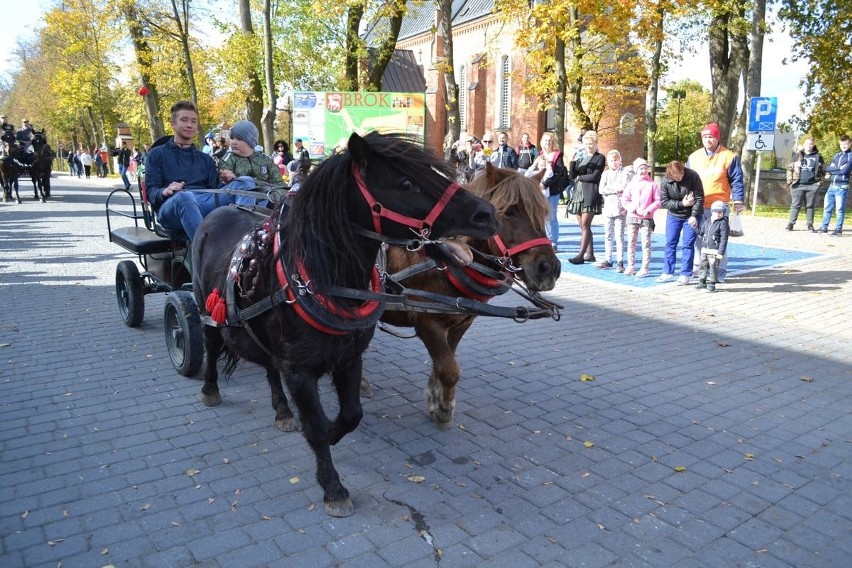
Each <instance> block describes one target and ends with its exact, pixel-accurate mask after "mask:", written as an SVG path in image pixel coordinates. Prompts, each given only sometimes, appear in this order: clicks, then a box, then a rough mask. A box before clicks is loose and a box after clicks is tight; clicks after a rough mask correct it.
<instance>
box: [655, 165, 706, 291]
mask: <svg viewBox="0 0 852 568" xmlns="http://www.w3.org/2000/svg"><path fill="white" fill-rule="evenodd" d="M660 205H661V207H662V208H663V209H667V210H668V215H666V255H665V260H664V261H663V273H662V274H661V275H660V277H659V278H657V282H668V281H670V280H674V271H675V263H676V262H677V245H678V242H679V241H680V238H681V233H682V234H683V243H682V244H681V250H682V251H683V258H682V259H681V264H680V276H678V279H677V284H678V286H684V285H686V284H689V279H690V278H691V277H692V263H693V261H694V260H695V248H694V247H695V239H696V237H697V233H696V231H697V230H698V227H699V226H700V225H701V216H702V215H703V214H704V186H703V185H702V184H701V178H700V177H699V176H698V174H697V173H696V172H695V171H693V170H690V169H688V168H686V167H685V166H684V165H683V163H681V162H678V161H677V160H674V161H671V162H669V165H668V166H666V175H665V177H663V183H662V184H660Z"/></svg>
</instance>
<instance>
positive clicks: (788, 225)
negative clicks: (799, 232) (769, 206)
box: [784, 223, 793, 231]
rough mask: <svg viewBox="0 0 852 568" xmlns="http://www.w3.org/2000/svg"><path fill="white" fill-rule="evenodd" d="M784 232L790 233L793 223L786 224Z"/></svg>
mask: <svg viewBox="0 0 852 568" xmlns="http://www.w3.org/2000/svg"><path fill="white" fill-rule="evenodd" d="M784 230H785V231H792V230H793V223H787V228H786V229H784Z"/></svg>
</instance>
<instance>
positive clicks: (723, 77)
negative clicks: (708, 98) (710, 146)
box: [709, 0, 749, 145]
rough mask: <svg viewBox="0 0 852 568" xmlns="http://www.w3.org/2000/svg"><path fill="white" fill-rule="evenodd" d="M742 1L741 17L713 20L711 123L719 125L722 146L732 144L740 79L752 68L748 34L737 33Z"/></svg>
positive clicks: (717, 15) (715, 16) (719, 15)
mask: <svg viewBox="0 0 852 568" xmlns="http://www.w3.org/2000/svg"><path fill="white" fill-rule="evenodd" d="M744 1H745V0H738V2H737V4H738V5H737V11H738V13H736V14H732V13H730V12H725V13H715V14H713V16H712V18H711V20H710V27H709V30H710V31H709V36H710V38H709V39H710V45H709V47H710V80H711V85H712V88H713V98H712V102H711V104H710V122H716V123H718V124H719V128H720V129H721V130H722V143H723V144H725V145H728V144H730V136H731V132H732V131H733V127H734V117H735V115H736V111H737V98H738V95H739V81H740V75H741V73H742V71H743V69H744V68H745V66H746V65H747V64H748V57H749V55H748V54H749V48H748V37H747V34H746V32H744V31H737V26H736V25H735V24H736V22H734V20H735V18H738V17H739V18H741V17H742V16H743V15H744V13H745V10H744V7H743V3H744Z"/></svg>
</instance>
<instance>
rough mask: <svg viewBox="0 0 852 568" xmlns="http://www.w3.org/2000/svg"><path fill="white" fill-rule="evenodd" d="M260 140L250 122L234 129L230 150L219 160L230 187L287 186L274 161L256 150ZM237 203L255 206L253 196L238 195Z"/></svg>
mask: <svg viewBox="0 0 852 568" xmlns="http://www.w3.org/2000/svg"><path fill="white" fill-rule="evenodd" d="M257 139H258V132H257V127H256V126H255V125H254V124H252V123H251V122H249V121H248V120H241V121H239V122H238V123H236V124H235V125H234V126H232V127H231V151H230V152H228V153H227V154H225V156H224V157H223V158H222V159H221V160H219V179H220V180H222V183H226V184H228V187H229V188H231V189H241V190H248V191H253V190H255V189H256V190H258V191H266V190H267V189H269V188H270V187H271V186H282V185H283V184H284V181H283V180H282V179H281V172H280V170H279V169H278V166H277V165H276V164H275V162H274V161H273V159H272V158H270V157H269V156H267V155H266V154H264V153H263V152H262V151H259V150H256V149H255V147H256V146H257ZM235 201H236V203H237V205H255V204H256V200H255V199H254V198H252V197H245V196H238V197H237V198H236V200H235ZM263 201H264V202H265V201H266V200H263ZM266 204H267V203H261V205H266Z"/></svg>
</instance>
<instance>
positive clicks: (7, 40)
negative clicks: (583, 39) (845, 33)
mask: <svg viewBox="0 0 852 568" xmlns="http://www.w3.org/2000/svg"><path fill="white" fill-rule="evenodd" d="M12 4H14V8H13V9H6V10H3V30H4V31H3V33H0V54H9V53H11V52H12V50H14V48H15V45H16V44H17V40H18V38H19V37H20V38H24V37H27V36H28V35H30V34H32V32H33V31H34V30H36V29H38V28H39V27H41V22H42V15H43V14H44V13H45V12H46V11H47V9H48V7H50V6H51V5H53V4H55V0H26V1H21V0H0V8H9V7H11V5H12ZM773 26H774V27H775V28H778V29H779V30H780V26H778V25H777V24H773ZM792 43H793V42H792V40H791V39H790V37H789V35H786V34H784V33H782V32H780V31H777V32H774V33H773V34H771V36H769V38H768V40H767V41H766V42H765V43H764V46H763V77H762V80H761V96H764V97H777V98H778V116H777V119H778V122H784V121H786V120H787V119H789V118H790V117H792V116H795V115H798V114H799V104H800V103H801V102H802V99H803V97H804V95H803V90H802V88H801V87H799V83H800V81H801V80H802V78H803V77H804V76H805V73H806V71H807V64H806V63H805V62H798V63H796V64H792V65H790V64H788V65H784V64H783V63H782V60H783V59H784V58H785V57H788V56H789V54H790V53H791V50H792ZM12 68H13V65H12V64H11V62H10V61H9V57H7V56H4V55H0V76H2V77H3V78H6V79H8V78H9V71H10V70H11V69H12ZM684 78H691V79H694V80H696V81H698V82H699V83H701V84H702V85H704V86H705V87H706V88H707V89H708V90H709V89H710V62H709V56H708V54H707V49H706V47H705V48H703V49H700V50H699V51H698V52H697V53H696V54H693V55H687V56H686V57H685V58H684V62H683V64H682V65H680V66H676V67H674V68H673V69H672V71H671V73H670V74H669V76H668V77H667V80H668V81H669V82H675V81H679V80H681V79H684Z"/></svg>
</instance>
